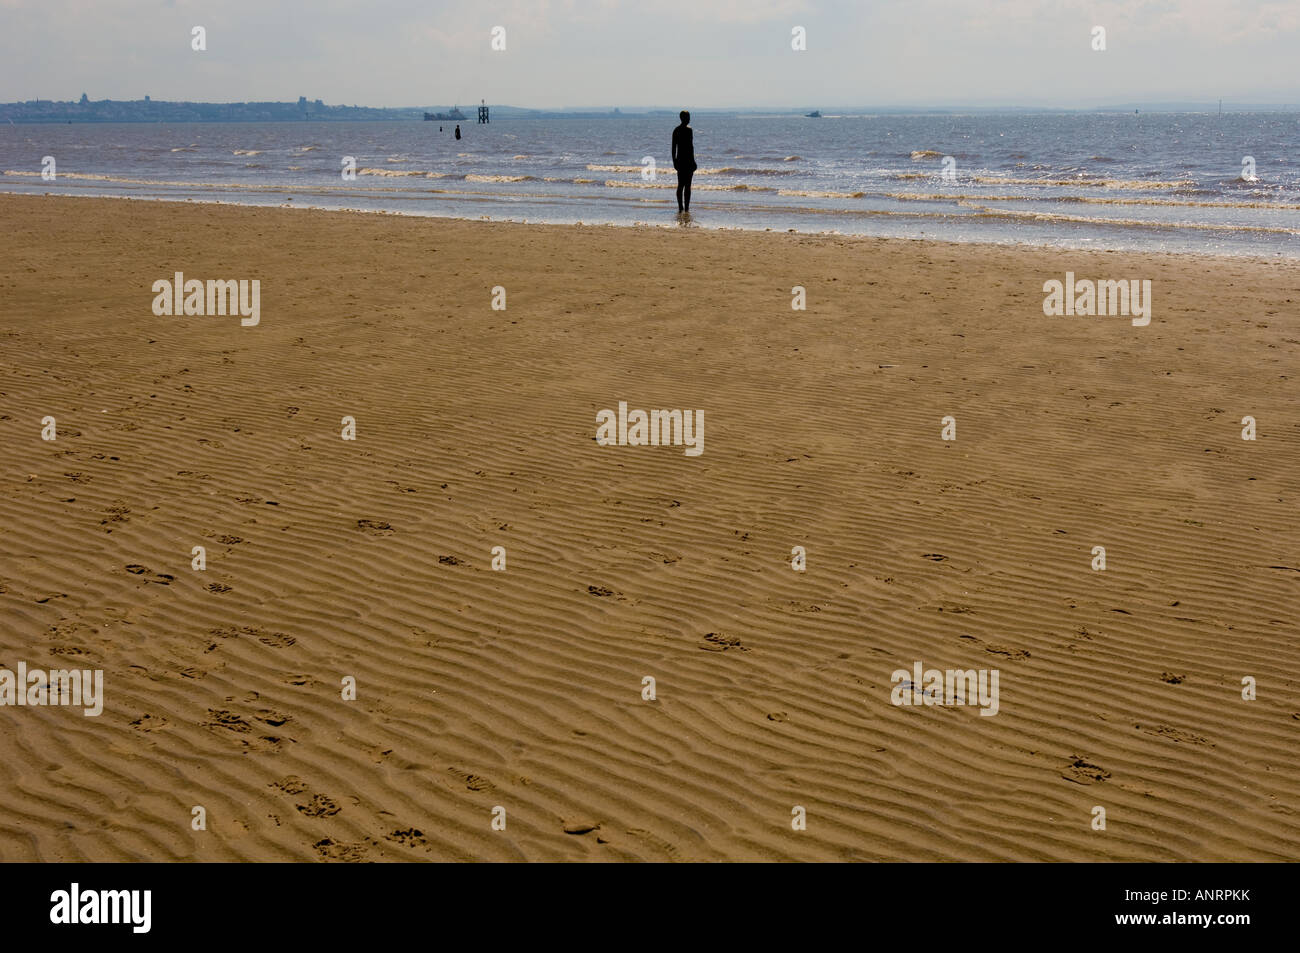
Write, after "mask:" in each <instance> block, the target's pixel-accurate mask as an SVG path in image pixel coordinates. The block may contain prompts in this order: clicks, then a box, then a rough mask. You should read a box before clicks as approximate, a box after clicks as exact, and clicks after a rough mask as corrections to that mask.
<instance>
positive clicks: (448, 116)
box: [424, 106, 465, 122]
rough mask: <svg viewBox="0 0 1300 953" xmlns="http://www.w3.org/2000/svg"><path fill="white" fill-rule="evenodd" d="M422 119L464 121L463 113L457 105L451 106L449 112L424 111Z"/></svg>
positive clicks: (427, 120)
mask: <svg viewBox="0 0 1300 953" xmlns="http://www.w3.org/2000/svg"><path fill="white" fill-rule="evenodd" d="M424 121H425V122H464V121H465V114H464V113H463V112H461V111H460V108H459V107H457V106H453V107H452V108H451V112H449V113H425V114H424Z"/></svg>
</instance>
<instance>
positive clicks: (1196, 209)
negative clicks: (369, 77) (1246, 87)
mask: <svg viewBox="0 0 1300 953" xmlns="http://www.w3.org/2000/svg"><path fill="white" fill-rule="evenodd" d="M440 125H441V126H442V131H441V132H440V131H439V126H440ZM460 125H461V132H462V135H463V137H464V138H462V139H461V140H460V141H459V142H458V141H456V140H455V139H454V138H453V135H452V130H453V128H454V126H455V124H454V123H446V122H444V123H441V124H440V123H437V122H380V123H313V122H295V123H231V124H172V125H167V124H120V125H119V124H104V125H91V124H82V125H61V126H60V125H26V126H23V125H18V126H15V125H10V126H5V127H0V190H4V191H9V192H29V193H31V192H34V193H44V192H53V193H61V194H72V195H111V196H130V197H136V198H147V199H164V200H179V201H184V200H195V201H225V202H236V203H241V204H253V205H281V204H288V205H294V206H317V207H323V208H335V209H364V210H372V211H377V210H384V211H388V212H395V213H403V214H413V215H433V216H454V217H459V218H484V219H494V220H510V221H529V222H561V223H569V222H578V221H581V222H587V223H610V224H633V223H644V224H651V225H663V226H665V227H676V226H677V224H678V222H677V216H676V209H677V206H676V200H675V198H674V194H673V193H674V189H675V186H676V178H675V174H674V172H673V170H672V165H671V162H670V161H669V141H670V136H671V133H672V128H673V126H674V125H675V122H674V120H672V119H670V118H662V119H647V118H639V117H638V118H625V119H599V120H580V119H560V120H543V119H529V120H513V121H511V120H498V121H495V122H493V123H491V124H490V125H485V126H482V125H477V124H475V123H473V122H463V123H461V124H460ZM692 126H693V128H694V129H695V148H696V160H697V162H698V164H699V167H700V168H699V171H698V172H697V173H696V176H695V181H694V198H693V200H692V213H693V222H692V224H694V225H696V226H699V227H705V228H744V229H759V230H762V229H771V230H773V231H786V230H793V231H798V232H830V233H840V234H853V235H877V236H890V237H907V238H937V239H947V240H957V241H981V242H1022V243H1031V244H1039V245H1055V246H1062V247H1078V248H1113V249H1135V250H1142V249H1146V250H1168V251H1184V252H1203V253H1211V254H1230V255H1231V254H1244V255H1261V256H1269V257H1272V256H1284V257H1298V256H1300V241H1297V236H1300V114H1297V113H1248V114H1233V113H1228V114H1225V115H1224V116H1222V117H1219V116H1216V115H1214V114H1143V115H1131V114H1116V113H1097V114H1085V115H1079V114H1062V115H1056V114H1053V115H979V116H964V115H952V116H932V115H925V116H894V115H889V116H852V117H847V116H846V117H827V118H822V119H806V118H792V117H713V116H708V115H704V116H697V117H695V119H694V120H693V122H692ZM45 156H53V157H54V159H55V163H56V166H55V169H56V173H57V178H56V179H55V180H54V181H53V182H50V181H45V180H43V179H42V178H41V168H42V159H43V157H45ZM345 156H352V157H354V158H355V160H356V169H357V173H358V174H357V175H356V178H355V179H354V180H345V179H344V178H343V177H342V175H341V173H342V170H343V159H344V157H345ZM646 156H653V157H654V159H655V162H656V165H657V169H656V175H655V178H654V180H653V181H647V180H646V179H645V177H644V176H643V174H642V170H643V167H644V166H643V159H644V157H646ZM945 157H951V162H945ZM1246 157H1250V158H1251V159H1253V167H1254V174H1253V175H1251V174H1250V169H1249V167H1250V166H1251V165H1252V163H1250V162H1246V161H1245V160H1246ZM945 165H946V166H947V167H948V169H949V171H950V174H949V175H945Z"/></svg>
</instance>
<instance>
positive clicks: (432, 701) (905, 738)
mask: <svg viewBox="0 0 1300 953" xmlns="http://www.w3.org/2000/svg"><path fill="white" fill-rule="evenodd" d="M0 220H2V221H3V222H4V225H5V232H6V238H7V240H6V250H5V254H4V257H3V263H2V264H0V290H2V291H3V297H4V308H3V316H2V317H0V336H2V337H3V370H4V376H3V384H2V385H0V446H2V447H3V448H4V467H3V490H2V491H0V609H2V610H3V617H4V620H5V624H4V625H3V626H2V627H0V667H4V668H8V669H11V670H13V669H16V668H17V666H18V664H19V663H20V662H21V663H24V664H25V665H26V666H27V668H28V669H35V668H44V669H66V668H72V667H75V668H78V669H84V670H102V672H103V685H104V690H103V699H102V702H103V710H102V713H101V714H98V715H93V716H87V715H85V714H84V713H83V711H82V710H81V709H80V708H74V707H70V706H53V705H46V706H39V705H34V706H25V707H19V706H9V705H5V706H0V797H2V798H3V800H4V803H5V805H6V810H5V811H4V812H3V817H2V818H0V860H5V861H33V860H43V861H53V860H68V861H79V860H89V861H110V860H195V861H236V860H277V861H280V860H317V859H323V860H333V861H388V860H403V861H405V860H410V861H426V860H487V861H505V860H543V861H545V860H611V861H619V860H649V861H713V860H807V861H830V860H888V861H938V860H1003V861H1009V860H1016V861H1027V860H1056V861H1092V860H1106V861H1160V860H1165V861H1172V860H1179V861H1209V860H1231V861H1271V860H1297V859H1300V764H1298V763H1297V759H1296V757H1295V753H1296V750H1297V740H1298V739H1300V697H1298V696H1297V679H1296V672H1297V671H1300V639H1297V634H1298V619H1297V606H1298V605H1300V600H1298V599H1297V596H1298V595H1300V533H1297V530H1296V523H1295V521H1296V513H1297V501H1298V500H1300V496H1298V492H1297V472H1298V469H1300V413H1298V411H1300V406H1298V404H1300V401H1297V379H1296V375H1297V364H1296V353H1297V348H1298V347H1300V326H1298V325H1297V314H1300V276H1298V275H1297V274H1296V271H1295V269H1294V267H1293V265H1290V264H1287V263H1282V262H1279V263H1270V262H1267V261H1259V260H1245V259H1230V258H1217V259H1216V258H1201V257H1193V256H1162V255H1155V254H1129V253H1124V254H1116V253H1107V252H1104V251H1098V252H1077V251H1053V250H1048V249H1041V248H1039V249H1034V248H1028V247H1011V246H1005V247H998V246H990V245H954V244H938V243H927V242H921V241H903V240H879V239H865V238H863V239H854V238H840V237H829V236H810V235H792V234H783V233H772V234H764V233H753V232H731V231H711V230H708V229H704V228H694V229H686V230H668V229H659V228H613V227H583V226H533V225H514V224H502V223H488V222H473V221H452V220H445V219H432V218H415V217H409V218H399V217H394V216H383V215H362V214H350V213H344V212H324V211H311V210H303V209H294V210H286V209H279V208H260V209H259V208H247V207H233V206H216V205H197V204H194V205H187V204H179V203H166V204H165V203H153V202H138V201H137V202H130V201H120V200H110V199H88V198H60V197H40V196H15V195H0ZM177 272H180V273H182V274H183V275H184V276H185V277H186V278H195V279H199V280H210V279H218V280H227V279H229V280H236V281H237V280H250V281H251V280H256V281H258V282H259V284H260V312H259V315H258V317H259V320H258V322H257V323H256V325H253V326H245V325H244V324H242V323H241V320H240V317H239V316H237V315H229V314H227V315H182V316H176V315H172V316H166V315H163V316H160V315H157V314H155V312H154V310H153V303H154V300H155V292H154V291H153V290H152V288H153V286H154V284H155V282H158V281H160V280H164V281H170V280H172V279H173V276H174V275H175V274H176V273H177ZM1067 272H1070V273H1073V274H1075V275H1077V276H1080V277H1085V276H1086V277H1088V278H1098V279H1129V278H1133V279H1143V280H1148V279H1149V280H1150V282H1151V289H1152V290H1151V303H1152V312H1151V320H1150V323H1149V325H1147V326H1135V325H1134V324H1133V323H1132V322H1131V321H1130V320H1129V318H1128V317H1124V316H1109V317H1083V316H1077V315H1076V316H1062V317H1048V316H1045V315H1044V313H1043V299H1044V293H1043V290H1042V289H1043V284H1044V282H1046V281H1048V280H1052V279H1062V278H1063V277H1064V276H1065V274H1066V273H1067ZM795 286H800V287H802V288H804V289H805V292H806V301H807V307H806V310H793V309H792V307H791V301H792V288H794V287H795ZM494 289H504V297H505V301H506V307H505V309H504V310H495V309H494V308H493V302H494V299H495V300H497V301H498V302H499V301H500V298H501V296H502V292H499V291H494ZM620 402H626V403H627V405H628V407H630V408H633V409H637V408H645V409H647V410H649V409H651V408H664V409H682V410H684V411H685V410H697V411H702V412H703V419H704V421H705V431H704V440H703V452H702V453H700V454H698V455H689V454H687V453H684V452H683V448H682V447H680V446H600V445H598V443H597V441H596V439H595V438H596V415H597V414H598V413H599V412H600V411H601V410H603V409H614V410H616V409H617V408H618V407H619V404H620ZM1247 416H1250V417H1253V418H1254V421H1255V425H1256V427H1257V438H1256V439H1255V440H1244V439H1242V430H1243V422H1242V421H1243V418H1244V417H1247ZM48 417H52V418H54V420H55V423H54V425H53V426H54V428H55V431H54V432H55V434H56V437H57V439H53V440H49V439H42V431H43V429H44V428H45V425H44V424H43V421H44V420H45V418H48ZM945 417H952V418H953V419H954V420H955V424H956V439H955V440H945V439H943V436H942V430H943V429H944V425H943V423H942V421H943V419H944V418H945ZM344 418H352V420H353V421H354V423H355V439H354V440H349V439H344V437H343V431H344V429H345V422H344ZM1099 546H1100V547H1104V549H1105V559H1106V567H1105V569H1104V570H1102V571H1098V570H1095V569H1094V568H1093V566H1094V564H1095V554H1094V547H1099ZM195 547H203V553H204V559H205V565H206V568H204V569H201V570H197V569H195V568H193V564H192V561H193V560H194V559H195V558H196V557H195V556H194V548H195ZM494 547H501V548H503V549H504V553H505V557H504V558H505V569H504V571H497V570H494V569H493V561H494V554H493V551H494ZM795 547H803V548H804V551H806V569H804V570H803V571H796V570H795V569H794V568H792V559H793V558H794V557H793V556H792V551H793V550H794V548H795ZM499 553H500V550H498V554H499ZM496 558H498V559H499V558H500V556H499V555H498V557H496ZM917 663H921V664H922V665H923V666H924V668H926V669H929V668H936V669H941V670H948V669H962V670H969V669H980V670H997V671H998V672H999V673H1000V682H999V684H1000V701H999V704H998V710H997V713H996V715H995V716H994V717H984V716H982V715H981V714H980V709H979V708H978V707H976V706H971V705H967V706H952V705H946V706H938V705H935V706H930V705H897V704H894V703H893V702H892V701H891V694H892V693H893V689H894V688H895V684H894V683H893V682H892V681H891V676H892V673H894V672H895V671H896V670H899V669H906V670H908V671H911V670H912V669H913V666H914V665H915V664H917ZM647 677H649V678H652V679H653V689H654V692H653V694H654V698H653V700H650V699H648V698H647V697H646V693H647V692H648V688H647V683H646V682H645V679H646V678H647ZM349 679H354V680H355V699H348V698H345V697H344V695H345V694H346V693H347V690H348V684H347V680H349ZM1243 679H1250V680H1253V684H1254V685H1255V686H1256V688H1255V691H1256V693H1257V697H1254V698H1252V699H1247V698H1243ZM1098 807H1101V808H1104V812H1105V828H1104V829H1097V828H1096V826H1095V818H1096V817H1097V814H1096V811H1095V809H1096V808H1098ZM196 808H201V809H202V812H201V817H202V818H203V819H204V824H203V829H197V830H196V829H195V817H196V814H195V809H196ZM799 808H802V809H803V811H804V813H805V815H806V829H802V830H799V829H795V827H794V826H793V825H792V817H796V816H797V814H798V811H797V809H799ZM497 809H503V810H497ZM792 812H793V813H792ZM502 818H504V829H496V828H499V827H501V826H502V825H501V823H500V820H501V819H502ZM494 820H496V821H497V824H496V825H494ZM1216 886H1217V885H1216Z"/></svg>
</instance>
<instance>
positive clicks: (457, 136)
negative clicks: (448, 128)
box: [456, 124, 460, 139]
mask: <svg viewBox="0 0 1300 953" xmlns="http://www.w3.org/2000/svg"><path fill="white" fill-rule="evenodd" d="M456 138H457V139H459V138H460V125H459V124H457V126H456Z"/></svg>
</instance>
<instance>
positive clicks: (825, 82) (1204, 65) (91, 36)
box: [0, 0, 1300, 111]
mask: <svg viewBox="0 0 1300 953" xmlns="http://www.w3.org/2000/svg"><path fill="white" fill-rule="evenodd" d="M195 26H202V27H203V28H204V29H205V31H206V45H207V49H206V50H202V51H196V50H194V49H192V47H191V40H192V30H193V28H194V27H195ZM1098 26H1100V27H1103V28H1104V29H1105V40H1106V49H1105V50H1094V49H1093V45H1094V27H1098ZM495 27H503V28H504V38H505V49H504V50H493V49H492V47H491V44H492V34H493V29H494V28H495ZM796 27H802V28H803V31H804V33H805V35H806V47H807V48H806V49H804V50H794V49H792V31H794V30H795V28H796ZM83 92H85V93H86V94H88V95H89V96H90V98H91V99H141V98H143V97H144V96H145V95H146V94H148V95H150V96H152V97H153V98H154V99H165V100H195V101H207V102H235V101H246V100H263V101H265V100H274V101H285V100H296V99H297V98H298V97H299V96H306V97H307V98H308V99H311V100H315V99H322V100H324V101H325V102H326V103H329V104H343V105H354V104H355V105H362V106H427V105H443V104H453V103H455V104H460V105H462V106H465V105H471V104H477V103H478V101H479V100H480V99H485V100H486V101H487V102H488V103H489V104H498V105H512V106H525V107H532V108H538V109H563V108H569V107H614V106H618V107H621V108H623V109H625V110H626V109H638V108H645V107H665V108H678V107H684V108H693V109H697V110H698V109H709V108H761V107H772V108H778V109H785V108H820V109H822V110H823V111H827V110H830V111H833V110H835V109H837V108H846V109H847V108H858V107H866V108H870V107H899V106H902V107H907V106H918V107H921V106H1012V105H1023V106H1038V107H1053V106H1059V107H1065V108H1079V107H1083V108H1087V107H1090V106H1105V105H1111V104H1127V103H1162V102H1166V103H1167V102H1213V101H1215V100H1218V99H1223V100H1224V101H1225V104H1231V103H1233V102H1239V103H1252V104H1258V103H1278V104H1296V103H1300V0H1122V2H1111V0H964V2H963V0H424V2H420V0H358V2H348V0H295V2H285V0H0V101H4V102H12V101H16V100H28V99H37V98H39V99H60V100H66V99H78V98H80V96H81V94H82V93H83Z"/></svg>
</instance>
